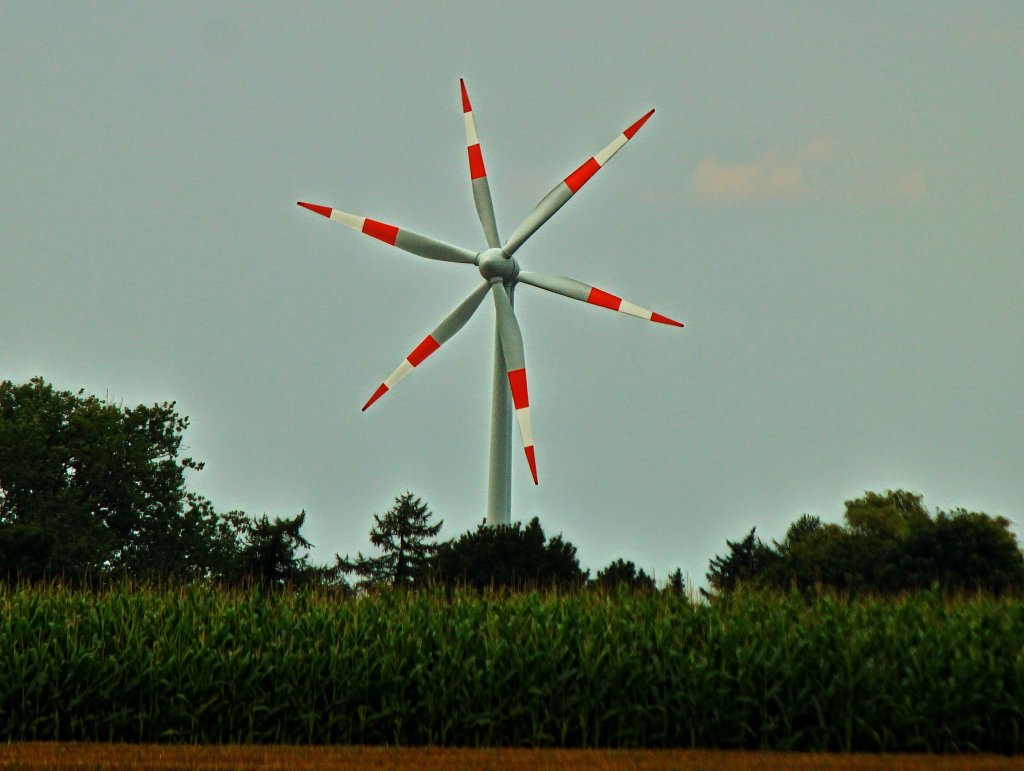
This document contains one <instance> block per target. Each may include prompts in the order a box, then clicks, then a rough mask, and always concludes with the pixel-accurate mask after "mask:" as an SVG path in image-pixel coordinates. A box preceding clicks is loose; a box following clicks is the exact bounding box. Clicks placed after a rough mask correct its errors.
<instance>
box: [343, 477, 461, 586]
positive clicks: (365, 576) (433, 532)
mask: <svg viewBox="0 0 1024 771" xmlns="http://www.w3.org/2000/svg"><path fill="white" fill-rule="evenodd" d="M432 516H433V515H432V514H431V512H430V510H429V509H428V508H427V504H426V503H424V502H423V501H421V500H420V499H419V498H416V497H414V496H413V494H412V493H410V492H409V491H406V492H405V493H404V494H402V495H399V496H398V497H397V498H395V505H394V506H393V507H391V509H389V510H388V512H387V513H386V514H384V516H383V517H382V516H380V515H379V514H374V515H373V521H374V525H373V528H371V530H370V543H372V544H373V545H374V546H376V547H377V548H378V549H380V550H381V552H383V553H382V554H381V556H379V557H364V556H363V554H362V553H361V552H360V553H359V554H358V555H357V556H356V559H355V560H349V558H348V556H347V555H346V556H345V558H344V559H341V558H338V568H339V569H340V570H342V571H343V572H347V573H355V574H356V575H358V576H359V577H360V585H361V586H363V587H380V586H412V585H414V584H416V583H420V582H422V581H423V580H424V579H425V578H426V575H427V572H428V567H429V565H430V560H431V558H432V557H433V556H434V554H435V552H436V551H437V548H438V547H437V546H436V544H435V543H434V539H435V538H436V537H437V534H438V533H439V532H441V526H442V525H443V524H444V521H443V520H442V521H439V522H438V523H437V524H431V523H430V518H431V517H432Z"/></svg>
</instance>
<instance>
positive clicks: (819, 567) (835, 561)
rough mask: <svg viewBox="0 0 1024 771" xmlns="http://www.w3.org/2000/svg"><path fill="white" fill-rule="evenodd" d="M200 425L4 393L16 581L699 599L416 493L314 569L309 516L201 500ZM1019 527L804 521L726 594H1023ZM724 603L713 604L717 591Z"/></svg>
mask: <svg viewBox="0 0 1024 771" xmlns="http://www.w3.org/2000/svg"><path fill="white" fill-rule="evenodd" d="M187 427H188V418H187V417H185V416H182V415H180V414H179V413H178V412H177V410H176V409H175V404H174V402H165V403H162V404H154V405H151V406H146V405H138V406H136V407H131V408H128V407H125V406H123V405H116V404H112V403H110V402H107V401H104V400H100V399H98V398H96V397H95V396H91V395H86V394H85V393H84V391H81V390H80V391H78V392H77V393H73V392H70V391H60V390H57V389H55V388H54V387H53V386H52V385H50V384H48V383H46V382H45V381H44V380H43V379H42V378H33V379H32V380H31V381H29V382H28V383H25V384H15V383H13V382H11V381H4V382H2V383H0V580H5V581H7V582H17V581H39V580H52V579H60V580H63V581H65V582H69V583H72V584H96V583H109V582H112V581H121V580H132V581H137V582H160V583H179V582H189V581H196V580H203V581H211V582H218V583H222V584H227V585H246V586H258V587H264V588H270V587H285V586H290V587H299V586H304V585H307V586H308V585H315V586H324V587H332V588H335V589H339V590H342V591H372V590H374V589H376V588H379V587H384V586H401V587H408V588H415V587H418V586H423V585H426V584H433V585H444V586H456V585H460V586H467V587H473V588H477V589H484V588H488V587H494V588H508V589H523V588H530V587H541V588H549V589H550V588H553V589H559V590H575V589H578V588H581V587H596V588H603V589H607V590H628V591H636V592H654V591H664V592H668V593H674V594H680V595H682V594H684V593H685V591H686V585H685V581H684V578H683V574H682V570H681V569H678V568H677V569H676V570H675V571H674V572H672V573H671V574H670V575H669V576H668V577H667V579H666V580H665V581H664V582H663V584H662V585H661V586H658V584H657V583H656V581H655V579H654V578H653V577H652V576H651V575H649V574H648V573H647V572H645V571H644V570H643V569H642V568H638V567H637V566H636V564H635V563H634V562H632V561H631V560H625V559H621V558H620V559H616V560H613V561H612V562H611V563H610V564H609V565H607V566H605V567H604V568H603V569H601V570H599V571H598V572H597V573H596V574H595V575H594V576H591V574H590V571H589V570H586V569H584V568H582V567H581V565H580V562H579V557H578V554H577V549H576V547H575V546H574V545H573V544H572V543H570V542H569V541H568V540H566V539H564V538H563V537H562V536H561V535H556V536H554V537H548V536H547V535H545V533H544V531H543V529H542V528H541V525H540V522H539V521H538V520H537V519H536V518H534V519H532V520H531V521H530V522H528V523H526V524H525V525H524V524H522V523H518V522H517V523H514V524H511V525H505V526H499V527H487V526H486V525H485V524H484V523H483V522H481V523H480V525H479V526H478V527H477V528H476V529H475V530H471V531H469V532H466V533H463V534H461V535H459V536H458V537H456V538H452V539H450V540H447V541H441V540H438V535H439V533H440V530H441V527H442V524H443V523H442V522H441V521H440V520H438V521H436V522H435V521H434V520H433V514H432V513H431V512H430V510H429V508H428V506H427V504H426V503H425V502H423V501H422V500H420V499H419V498H418V497H416V496H415V495H413V494H412V493H411V492H406V493H404V494H402V495H399V496H398V497H397V498H396V499H395V502H394V506H393V507H392V508H391V509H390V510H389V511H387V512H385V513H384V514H374V515H373V524H372V527H371V530H370V543H371V545H372V546H373V547H374V548H375V550H376V552H377V553H375V554H369V555H364V554H362V553H358V554H356V555H355V557H351V556H349V555H345V556H344V557H341V556H336V557H335V562H334V564H333V565H315V564H312V563H311V562H310V560H309V556H308V550H309V548H310V546H311V544H310V543H309V542H308V541H307V540H306V538H305V537H304V536H303V535H302V527H303V525H304V523H305V517H306V514H305V512H300V513H298V514H296V515H294V516H292V517H273V518H271V517H268V516H267V515H261V516H258V517H256V516H250V515H248V514H246V513H245V512H242V511H229V512H226V513H224V512H218V511H216V510H215V508H214V506H213V504H212V503H211V502H210V501H208V500H207V499H205V498H203V497H202V496H199V495H196V494H195V493H192V492H189V491H188V490H187V489H186V479H185V476H186V473H187V472H189V471H199V470H201V469H202V467H203V464H202V463H201V462H198V461H196V460H194V459H192V458H190V457H182V450H183V444H182V442H183V433H184V431H185V430H186V429H187ZM1009 525H1010V523H1009V521H1008V520H1007V519H1005V518H1004V517H990V516H988V515H987V514H983V513H979V512H967V511H963V510H955V511H952V512H941V511H940V512H937V513H936V514H935V515H932V514H931V513H930V512H929V511H928V510H927V509H926V508H925V507H924V505H923V502H922V499H921V496H919V495H914V494H911V493H908V492H905V491H902V490H899V491H888V492H887V493H884V494H879V493H866V494H865V496H864V497H863V498H859V499H857V500H854V501H848V502H847V503H846V514H845V524H844V525H836V524H827V523H824V522H822V521H821V520H820V519H819V518H817V517H812V516H809V515H804V516H802V517H800V518H799V519H797V520H796V521H795V522H794V523H793V524H792V525H791V526H790V528H789V530H788V531H787V533H786V536H785V538H784V539H783V540H782V541H781V542H772V543H771V544H766V543H764V542H763V541H761V539H760V538H758V537H757V535H756V531H755V530H754V529H752V530H751V531H750V532H749V533H748V534H747V536H746V537H745V538H743V539H741V540H738V541H735V542H733V541H727V542H726V547H727V552H726V553H725V554H724V555H719V556H716V557H715V558H713V559H712V560H711V563H710V565H709V571H708V573H707V580H708V585H709V587H710V594H722V593H727V592H730V591H732V590H734V589H735V588H737V587H738V586H740V585H743V584H746V585H753V586H758V587H766V588H789V587H796V588H798V589H801V590H810V589H814V588H817V587H822V586H824V587H829V588H834V589H838V590H842V591H847V592H861V591H870V592H895V591H905V590H909V589H916V588H930V587H934V586H936V585H938V586H941V587H942V588H946V589H951V590H970V591H973V590H986V591H994V592H1001V591H1011V590H1013V591H1016V590H1020V589H1021V588H1024V558H1022V555H1021V552H1020V549H1019V547H1018V545H1017V541H1016V538H1015V537H1014V535H1013V533H1012V532H1011V531H1010V529H1009ZM705 593H708V592H705Z"/></svg>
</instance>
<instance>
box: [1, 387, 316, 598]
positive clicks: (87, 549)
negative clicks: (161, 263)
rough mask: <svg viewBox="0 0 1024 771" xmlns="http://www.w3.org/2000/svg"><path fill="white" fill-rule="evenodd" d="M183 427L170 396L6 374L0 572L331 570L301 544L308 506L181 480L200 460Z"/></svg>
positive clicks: (283, 575)
mask: <svg viewBox="0 0 1024 771" xmlns="http://www.w3.org/2000/svg"><path fill="white" fill-rule="evenodd" d="M187 428H188V418H187V417H183V416H181V415H179V414H178V413H177V411H176V410H175V409H174V403H173V402H170V403H164V404H155V405H153V406H149V407H147V406H145V405H139V406H137V407H133V408H127V407H124V406H118V405H115V404H111V403H109V402H105V401H101V400H99V399H97V398H96V397H95V396H86V395H84V392H83V391H78V392H77V393H72V392H70V391H58V390H55V389H54V388H53V386H51V385H50V384H48V383H46V382H44V381H43V379H42V378H33V379H32V380H31V381H30V382H29V383H26V384H24V385H15V384H13V383H11V382H10V381H4V382H2V383H0V580H4V579H6V580H7V581H17V580H23V581H40V580H45V579H47V578H52V577H60V578H62V579H63V580H64V581H68V582H71V583H86V582H88V583H94V584H109V583H111V582H114V581H119V580H124V579H129V580H133V581H155V582H183V581H190V580H197V579H217V580H220V581H225V582H255V583H258V584H260V585H262V586H275V585H282V584H283V583H285V582H288V583H291V584H296V583H301V582H302V581H309V580H313V579H316V580H319V581H330V580H334V579H335V578H336V577H335V576H333V575H332V574H331V571H328V570H326V569H322V568H314V567H311V566H310V565H309V564H308V561H307V559H306V558H305V557H304V556H303V557H300V556H297V554H296V548H307V547H308V546H309V544H308V543H307V542H306V540H305V539H304V538H303V537H302V536H301V535H300V533H299V529H300V528H301V527H302V524H303V522H304V521H305V513H304V512H303V513H302V514H299V515H298V516H296V517H294V518H292V519H280V518H278V519H275V520H274V521H273V522H271V521H269V520H268V518H267V517H266V516H264V517H262V518H261V519H258V520H251V519H249V518H248V517H247V516H246V515H245V514H244V513H242V512H237V511H236V512H230V513H228V514H218V513H217V512H216V511H215V510H214V508H213V505H212V504H211V503H210V502H209V501H207V500H206V499H204V498H202V497H200V496H198V495H195V494H192V493H189V492H187V491H186V489H185V473H186V472H187V471H189V470H192V471H198V470H200V469H201V468H202V466H203V464H202V463H198V462H196V461H194V460H193V459H191V458H187V457H186V458H180V457H179V452H180V450H181V447H182V439H183V433H184V431H185V430H186V429H187Z"/></svg>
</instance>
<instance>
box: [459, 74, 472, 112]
mask: <svg viewBox="0 0 1024 771" xmlns="http://www.w3.org/2000/svg"><path fill="white" fill-rule="evenodd" d="M459 89H460V90H461V91H462V111H463V112H472V111H473V108H472V106H471V105H470V104H469V94H468V93H466V82H465V81H464V80H463V79H462V78H459Z"/></svg>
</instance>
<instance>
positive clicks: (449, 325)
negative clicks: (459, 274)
mask: <svg viewBox="0 0 1024 771" xmlns="http://www.w3.org/2000/svg"><path fill="white" fill-rule="evenodd" d="M489 287H490V282H489V281H484V282H483V283H481V284H480V286H478V287H477V288H476V289H474V290H473V291H472V293H471V294H470V295H469V297H467V298H466V299H465V300H463V301H462V302H461V303H459V306H458V307H457V308H456V309H455V310H453V311H452V312H451V313H449V314H448V315H447V316H445V317H444V320H443V321H442V322H441V323H440V324H438V325H437V327H436V328H435V329H434V331H433V332H431V333H430V336H431V337H433V338H434V340H436V341H437V344H438V345H444V344H445V343H446V342H447V341H448V340H451V339H452V337H453V336H454V335H455V333H456V332H458V331H459V330H460V329H462V328H463V327H464V326H466V322H467V321H469V320H470V318H472V316H473V314H474V313H476V309H477V308H479V307H480V302H481V301H482V300H483V299H484V295H485V294H487V289H488V288H489Z"/></svg>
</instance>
